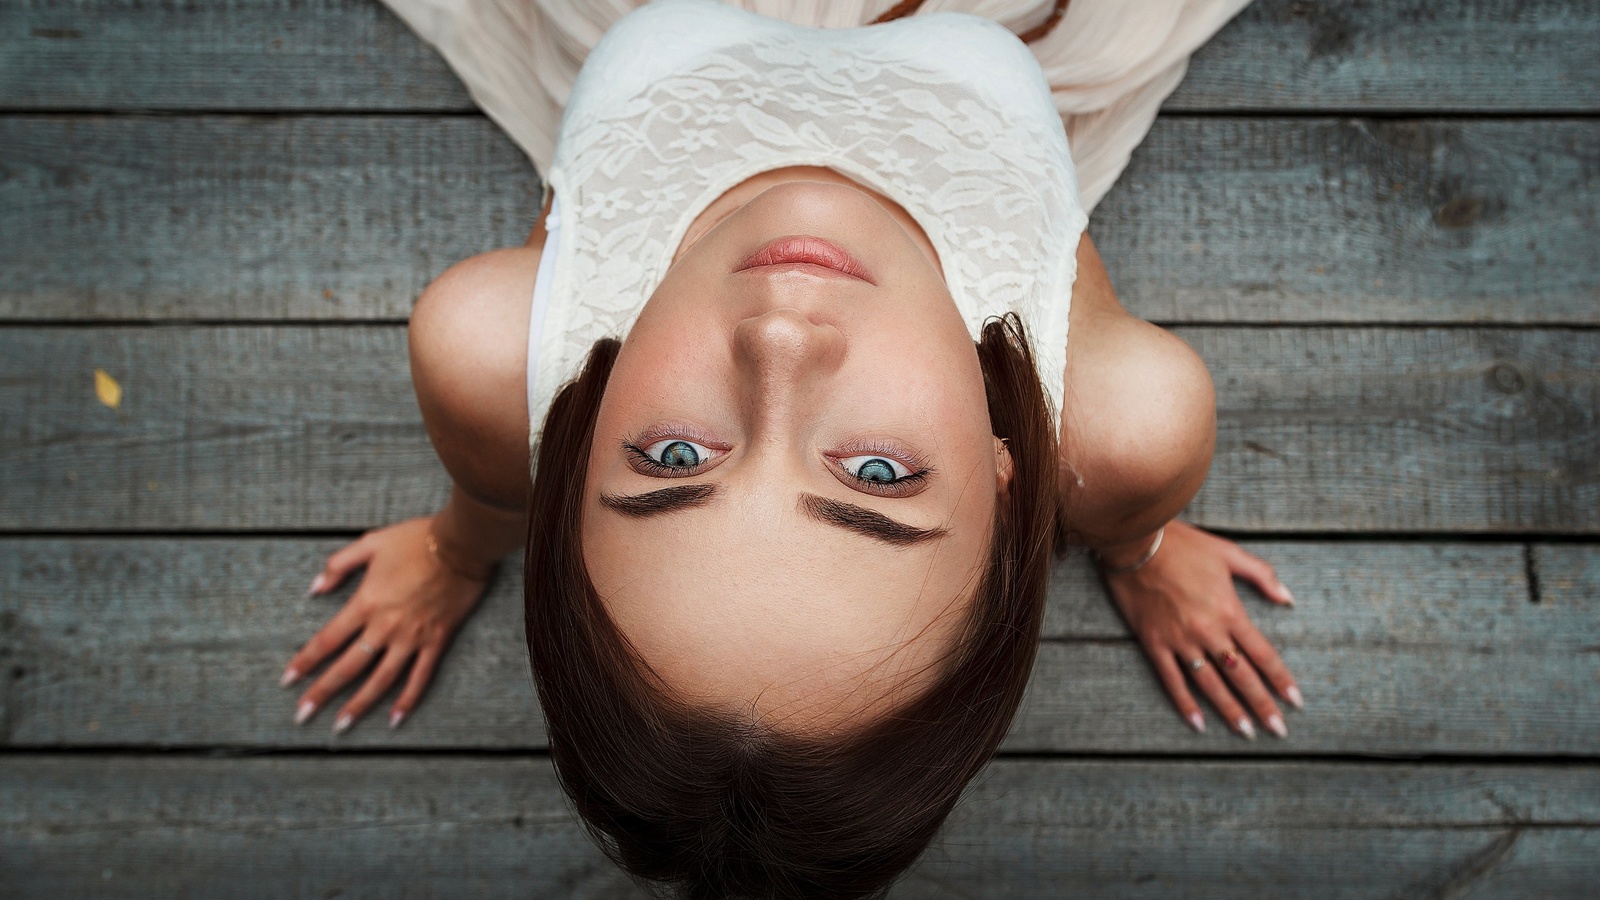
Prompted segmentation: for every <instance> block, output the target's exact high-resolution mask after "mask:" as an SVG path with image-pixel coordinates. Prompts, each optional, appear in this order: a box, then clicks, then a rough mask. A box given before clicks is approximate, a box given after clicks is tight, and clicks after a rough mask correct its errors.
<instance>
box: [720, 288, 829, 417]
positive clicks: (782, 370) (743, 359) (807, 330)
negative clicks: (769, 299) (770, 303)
mask: <svg viewBox="0 0 1600 900" xmlns="http://www.w3.org/2000/svg"><path fill="white" fill-rule="evenodd" d="M733 343H734V353H735V355H736V356H737V359H738V365H739V368H740V369H741V370H742V371H741V373H740V374H741V375H743V376H744V377H743V380H744V382H745V386H746V390H747V397H748V399H749V400H750V401H751V403H752V406H753V407H754V409H756V410H759V411H760V412H761V413H762V414H764V415H763V417H765V416H770V415H779V414H783V413H786V412H793V411H794V410H795V408H796V404H800V403H803V402H804V401H805V400H806V399H808V398H809V397H810V396H812V395H813V394H814V393H815V392H816V391H817V389H818V387H819V384H820V382H821V381H822V380H823V379H824V378H825V377H826V376H827V375H829V374H832V373H833V372H835V371H837V370H838V368H839V366H840V364H841V363H843V362H844V354H845V339H844V335H843V334H841V333H840V332H839V329H837V328H835V327H834V326H832V325H828V324H822V323H818V322H815V321H812V320H811V319H810V318H809V317H807V316H806V315H805V314H804V313H802V312H800V311H799V310H796V309H774V310H771V311H768V312H766V313H763V314H762V315H759V316H752V317H751V318H748V319H745V320H744V321H742V322H740V323H739V324H738V325H737V326H735V327H734V341H733Z"/></svg>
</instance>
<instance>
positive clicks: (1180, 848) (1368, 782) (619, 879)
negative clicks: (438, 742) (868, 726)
mask: <svg viewBox="0 0 1600 900" xmlns="http://www.w3.org/2000/svg"><path fill="white" fill-rule="evenodd" d="M0 801H3V802H0V858H4V859H5V860H6V863H7V866H6V868H7V875H8V877H7V880H6V883H5V886H4V887H3V888H0V893H4V894H5V895H6V896H19V897H20V896H86V895H93V896H103V897H123V896H128V897H133V896H148V895H149V892H150V891H151V890H157V891H159V892H160V893H161V894H162V895H163V896H170V897H175V898H181V897H210V896H218V895H221V894H226V895H227V896H238V897H255V896H260V897H281V896H328V895H332V894H338V895H341V896H343V895H357V896H442V895H449V896H463V895H469V894H470V895H518V896H535V897H571V898H575V900H583V898H599V897H642V896H645V895H644V894H643V893H642V892H640V891H638V889H637V888H635V887H634V886H633V885H631V884H629V883H628V882H627V880H626V879H625V878H624V877H623V876H622V875H621V873H620V872H619V871H617V870H615V869H614V868H612V867H611V865H610V864H609V863H607V862H606V861H605V860H604V858H603V857H602V856H601V855H600V853H599V851H598V850H596V849H595V848H594V847H592V846H591V845H589V844H588V843H587V842H586V839H585V838H584V837H583V835H582V832H581V830H580V829H579V827H578V825H577V823H576V821H575V820H574V819H573V818H572V817H571V814H570V813H569V812H567V810H566V808H565V806H564V804H563V802H562V799H561V797H560V794H559V791H558V788H557V787H556V785H555V779H554V776H553V773H552V772H551V771H550V769H549V763H548V761H547V760H545V759H543V758H532V759H523V758H494V759H472V758H462V757H431V756H410V757H384V756H377V757H364V758H359V759H350V758H338V757H310V758H304V757H302V758H286V759H152V758H138V757H128V756H122V755H110V756H100V757H90V758H84V757H79V758H73V757H57V758H50V757H42V758H41V757H24V758H14V759H11V760H8V761H7V765H6V766H5V767H4V768H3V769H0ZM1597 826H1600V777H1597V772H1596V770H1595V768H1594V767H1592V766H1582V767H1573V766H1567V767H1551V766H1517V767H1510V766H1480V765H1472V766H1464V765H1439V766H1414V765H1399V764H1392V763H1385V764H1368V765H1351V764H1309V765H1308V764H1305V763H1262V762H1225V763H1223V762H1219V763H1207V762H1185V763H1180V764H1160V763H1148V762H1114V761H1077V762H1072V761H1059V762H1039V761H1021V760H1001V761H998V762H996V763H995V764H994V765H992V766H991V767H990V768H989V769H988V770H987V771H986V772H985V773H984V774H982V775H980V776H979V778H978V779H977V780H976V781H975V783H974V786H973V787H972V789H971V790H970V791H969V795H968V797H967V798H966V800H965V801H964V802H963V804H962V805H961V806H960V807H958V808H957V810H956V812H955V813H954V814H953V815H952V816H951V818H950V819H949V820H948V821H947V824H946V828H945V830H944V832H943V834H942V835H941V836H940V837H939V838H938V839H936V842H935V844H934V845H933V847H932V848H931V849H930V851H929V853H928V854H926V855H925V856H924V858H923V860H922V861H921V862H920V863H919V864H918V866H917V867H916V868H915V869H914V870H913V871H912V873H911V875H910V876H909V877H908V878H907V879H906V881H905V882H904V883H903V884H901V885H900V886H899V888H898V889H897V890H896V891H895V892H894V894H893V896H895V897H897V898H922V897H941V898H954V897H966V898H970V897H1006V898H1024V897H1040V898H1044V897H1050V898H1055V897H1060V896H1062V890H1063V886H1066V885H1070V887H1071V895H1072V896H1074V897H1095V898H1098V897H1180V898H1189V897H1196V898H1198V897H1207V898H1210V897H1252V898H1253V897H1260V896H1262V895H1263V894H1265V893H1268V892H1273V893H1278V894H1281V895H1284V896H1293V897H1308V898H1324V897H1330V898H1331V897H1371V896H1437V895H1447V896H1450V895H1449V894H1444V893H1443V892H1442V891H1441V888H1445V887H1447V886H1449V885H1454V884H1459V885H1462V886H1465V887H1470V888H1471V889H1472V891H1473V893H1472V894H1471V896H1473V897H1508V898H1509V897H1528V896H1540V897H1575V898H1576V897H1583V896H1586V893H1585V891H1586V890H1587V888H1588V887H1590V886H1592V884H1593V881H1594V879H1595V878H1596V877H1600V863H1597V860H1600V854H1597V853H1596V852H1595V851H1596V850H1597V849H1600V830H1597Z"/></svg>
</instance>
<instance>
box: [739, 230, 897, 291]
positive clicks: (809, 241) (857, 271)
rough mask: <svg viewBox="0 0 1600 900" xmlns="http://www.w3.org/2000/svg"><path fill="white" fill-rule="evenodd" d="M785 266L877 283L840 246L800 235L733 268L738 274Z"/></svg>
mask: <svg viewBox="0 0 1600 900" xmlns="http://www.w3.org/2000/svg"><path fill="white" fill-rule="evenodd" d="M776 267H782V268H784V269H793V270H796V271H802V270H809V271H812V272H814V273H816V274H819V275H820V274H824V273H823V272H818V271H817V270H819V269H822V270H827V271H829V272H837V273H839V274H841V275H848V276H849V277H851V278H856V279H859V280H861V281H865V282H866V283H868V284H877V282H876V281H873V280H872V275H871V273H869V272H868V271H867V267H866V266H863V265H862V264H861V263H860V262H859V261H858V260H857V259H856V258H855V257H853V256H851V255H850V254H849V253H846V252H845V251H844V248H842V247H840V246H839V245H837V244H833V243H829V242H828V241H825V240H823V239H822V238H819V237H809V236H806V235H800V236H795V237H784V238H778V239H777V240H775V241H773V242H772V243H770V244H768V245H766V246H765V247H762V248H761V249H760V250H757V251H756V252H754V253H752V254H750V255H749V256H747V257H745V259H744V261H743V262H741V263H739V265H738V266H737V267H735V268H734V271H735V272H748V271H750V270H752V269H772V268H776Z"/></svg>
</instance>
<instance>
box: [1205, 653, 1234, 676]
mask: <svg viewBox="0 0 1600 900" xmlns="http://www.w3.org/2000/svg"><path fill="white" fill-rule="evenodd" d="M1211 655H1212V656H1215V657H1216V658H1217V662H1219V663H1221V664H1222V667H1223V668H1224V669H1227V670H1228V671H1230V672H1231V671H1233V670H1234V669H1237V668H1239V654H1238V653H1236V652H1234V651H1233V650H1231V649H1230V650H1218V651H1216V652H1215V653H1213V654H1211Z"/></svg>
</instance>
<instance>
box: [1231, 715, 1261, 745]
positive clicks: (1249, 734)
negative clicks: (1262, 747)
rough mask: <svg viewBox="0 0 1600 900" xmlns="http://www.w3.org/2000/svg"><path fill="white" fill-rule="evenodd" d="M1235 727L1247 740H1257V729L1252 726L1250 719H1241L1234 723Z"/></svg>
mask: <svg viewBox="0 0 1600 900" xmlns="http://www.w3.org/2000/svg"><path fill="white" fill-rule="evenodd" d="M1234 727H1235V728H1237V729H1239V734H1240V735H1242V736H1243V737H1244V738H1245V739H1246V740H1251V741H1253V740H1255V739H1256V727H1255V726H1254V725H1251V724H1250V720H1249V719H1240V720H1239V721H1237V722H1235V723H1234Z"/></svg>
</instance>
